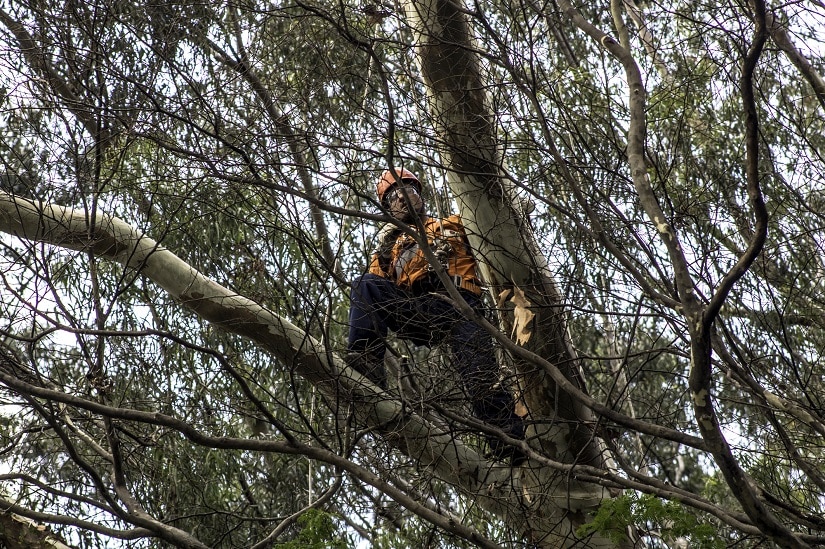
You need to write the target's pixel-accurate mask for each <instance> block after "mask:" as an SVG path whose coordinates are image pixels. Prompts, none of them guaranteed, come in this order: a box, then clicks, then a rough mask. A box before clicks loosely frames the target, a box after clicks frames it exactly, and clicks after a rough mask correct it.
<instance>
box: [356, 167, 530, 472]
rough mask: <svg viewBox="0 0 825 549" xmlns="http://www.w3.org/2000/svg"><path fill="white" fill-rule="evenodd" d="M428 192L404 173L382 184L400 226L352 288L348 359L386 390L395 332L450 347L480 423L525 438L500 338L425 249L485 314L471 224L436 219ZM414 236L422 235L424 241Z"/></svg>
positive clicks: (516, 455) (384, 234) (514, 453)
mask: <svg viewBox="0 0 825 549" xmlns="http://www.w3.org/2000/svg"><path fill="white" fill-rule="evenodd" d="M421 193H422V185H421V182H420V181H419V179H418V177H416V176H415V175H414V174H413V173H412V172H410V171H409V170H406V169H403V168H393V169H390V170H386V171H384V172H383V173H382V174H381V177H380V178H379V179H378V183H377V194H378V200H379V202H380V203H381V205H382V207H383V208H384V209H385V210H386V211H387V212H388V213H389V214H390V215H391V216H392V217H393V218H395V219H396V220H397V221H398V222H400V223H397V224H396V223H389V224H387V226H386V227H384V228H383V229H382V230H381V231H380V232H379V234H378V237H377V247H376V248H375V250H374V251H373V254H372V259H371V262H370V265H369V272H368V273H366V274H364V275H362V276H360V277H358V278H357V279H355V280H354V281H353V283H352V288H351V293H350V300H351V301H350V311H349V340H348V349H347V350H348V354H347V361H348V363H349V364H350V365H351V366H352V367H353V368H355V369H356V370H358V371H359V372H360V373H362V374H363V375H365V376H366V377H367V378H369V379H370V380H371V381H373V382H374V383H375V384H376V385H379V386H380V387H382V388H384V389H386V388H387V377H386V372H385V369H384V355H385V352H386V343H385V338H386V336H387V332H388V330H392V331H393V332H395V333H396V334H397V335H398V336H399V337H402V338H404V339H408V340H411V341H412V342H413V343H416V344H419V345H426V346H429V347H432V346H435V345H438V344H440V343H442V342H448V343H449V345H450V348H451V350H452V352H453V358H454V363H455V365H456V367H457V370H458V372H459V374H460V376H461V379H462V382H463V384H464V388H465V390H466V391H467V393H468V394H469V397H470V401H471V403H472V406H473V412H474V415H475V416H476V418H477V419H480V420H482V421H484V422H486V423H489V424H490V425H492V426H495V427H498V428H499V429H501V430H503V431H504V432H505V433H507V434H508V435H510V436H511V437H513V438H516V439H523V438H524V424H523V422H522V419H521V418H520V417H519V416H518V415H516V413H515V404H514V401H513V397H512V395H511V394H510V393H509V392H508V391H507V390H506V389H505V388H504V387H502V386H501V384H500V383H499V370H498V363H497V361H496V357H495V353H494V351H493V341H492V337H491V336H490V334H489V333H488V332H487V331H486V330H485V329H484V328H483V327H482V326H480V325H479V324H478V323H476V322H474V321H473V320H471V319H469V318H467V317H465V316H464V315H463V314H462V313H461V312H460V311H459V310H458V308H457V307H455V306H454V305H453V302H452V300H451V299H449V297H448V296H447V290H446V288H445V286H444V284H443V283H442V282H441V280H440V279H439V278H438V276H437V274H436V270H435V268H434V267H433V265H431V264H430V262H429V261H428V260H427V258H426V257H425V254H424V252H423V250H422V249H421V246H420V244H419V241H421V242H422V243H423V242H426V245H427V246H429V248H430V249H431V250H432V252H433V253H434V254H435V256H436V257H437V258H438V262H439V263H440V264H441V266H442V267H443V268H444V270H445V271H446V274H447V275H448V277H449V278H450V283H451V284H454V285H455V287H456V289H457V290H458V292H459V293H460V294H461V296H462V297H463V298H464V300H465V301H466V302H467V304H468V305H469V306H470V307H472V308H473V309H474V310H475V311H476V312H478V313H479V314H483V313H482V302H481V292H482V287H481V281H480V280H479V278H478V274H477V265H476V260H475V258H474V257H473V254H472V250H471V248H470V244H469V241H468V240H467V236H466V233H465V231H464V226H463V225H462V223H461V219H460V218H459V216H457V215H451V216H449V217H446V218H444V219H438V218H433V217H429V216H428V215H427V213H426V210H425V206H424V200H423V199H422V197H421ZM402 226H403V227H405V229H402V228H401V227H402ZM422 231H423V232H422ZM410 232H412V233H415V234H416V235H421V236H420V238H419V239H418V240H417V239H416V238H415V237H414V236H413V235H412V234H410ZM487 440H488V443H489V445H490V450H491V453H490V455H491V457H493V458H496V459H508V458H509V459H511V460H512V462H513V463H514V464H515V463H520V462H521V461H523V459H524V456H523V454H522V453H521V451H520V450H518V449H516V448H514V447H513V446H511V445H507V444H504V443H503V442H502V441H501V439H500V438H498V437H494V436H488V437H487Z"/></svg>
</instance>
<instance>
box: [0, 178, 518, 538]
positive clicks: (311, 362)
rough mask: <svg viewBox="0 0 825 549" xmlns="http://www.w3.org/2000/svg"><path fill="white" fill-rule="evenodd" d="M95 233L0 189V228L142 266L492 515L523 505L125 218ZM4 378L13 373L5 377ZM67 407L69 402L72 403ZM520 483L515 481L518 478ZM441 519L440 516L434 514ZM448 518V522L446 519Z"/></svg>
mask: <svg viewBox="0 0 825 549" xmlns="http://www.w3.org/2000/svg"><path fill="white" fill-rule="evenodd" d="M94 221H95V222H94V232H92V233H91V234H90V231H89V228H88V219H87V216H86V215H85V214H84V213H83V212H76V211H74V210H71V209H68V208H62V207H59V206H53V205H46V204H38V203H35V202H32V201H29V200H25V199H22V198H18V197H12V196H10V195H7V194H0V231H2V232H6V233H10V234H12V235H14V236H17V237H18V238H23V239H26V240H34V241H41V242H48V243H51V244H55V245H57V246H62V247H64V248H68V249H74V250H84V251H89V252H92V253H94V254H95V256H97V257H100V258H104V259H109V260H112V261H116V262H119V263H121V264H122V265H124V266H126V267H127V268H130V269H135V270H139V271H140V272H141V273H142V274H143V275H145V276H147V277H148V278H150V279H151V280H152V281H154V282H155V283H156V284H158V285H159V286H160V287H162V288H163V289H164V290H166V291H167V292H168V293H169V294H170V295H171V296H172V297H173V298H175V299H176V300H178V301H179V302H181V303H182V304H183V305H184V306H186V307H187V308H189V309H191V310H192V311H194V312H195V313H197V314H198V315H199V316H201V318H203V319H204V320H207V321H208V322H211V323H212V324H214V325H215V326H217V327H220V328H222V329H225V330H227V331H230V332H233V333H236V334H239V335H241V336H243V337H246V338H249V339H250V340H252V341H254V342H255V343H257V344H258V345H259V346H260V347H261V348H263V349H264V350H266V351H268V352H271V353H272V354H273V355H274V356H275V357H277V358H279V359H280V360H281V361H282V362H284V363H287V364H290V365H292V366H294V368H295V370H296V372H297V373H298V374H299V375H301V376H303V377H304V378H305V379H307V380H308V381H310V382H311V383H313V384H314V385H315V386H316V387H318V388H319V389H320V390H321V392H322V394H323V395H324V396H325V397H326V399H327V400H328V402H330V403H331V405H333V406H336V405H349V406H352V407H353V409H354V411H355V413H356V416H357V417H358V419H359V420H360V421H362V422H364V423H366V424H368V425H373V426H380V427H378V430H380V431H382V432H383V436H384V439H385V440H386V441H387V442H389V443H390V444H393V445H395V446H396V447H398V448H399V449H400V450H402V451H403V452H404V453H406V454H407V455H409V456H410V457H412V458H414V459H416V460H418V461H419V463H420V465H421V466H423V467H426V468H431V469H432V470H433V471H435V473H436V474H437V475H438V476H439V477H440V478H442V479H443V480H445V481H446V482H449V483H451V484H455V485H458V486H460V487H461V488H462V489H463V490H465V491H467V492H470V493H476V494H481V496H480V497H479V498H478V499H477V501H478V502H479V503H480V504H481V505H482V506H484V507H485V508H486V509H488V510H490V511H491V512H493V513H494V514H505V515H506V514H507V513H508V512H509V511H508V510H511V509H517V508H518V507H519V505H520V504H521V503H520V498H519V496H518V494H516V493H514V491H513V490H512V489H510V488H507V487H508V486H512V485H513V482H514V481H513V480H512V478H511V477H512V472H511V471H510V470H509V468H505V467H491V466H490V464H489V463H488V462H486V461H485V460H484V459H482V458H480V457H479V456H478V454H477V453H476V452H474V451H473V450H471V449H470V448H468V447H466V446H464V445H463V444H462V443H461V442H460V441H458V440H456V439H455V436H454V434H452V433H450V432H449V431H447V430H444V429H439V428H437V427H435V426H434V425H433V424H431V423H429V422H427V421H426V420H425V419H423V418H422V417H420V416H418V415H416V414H412V413H410V412H409V411H408V410H405V409H404V408H403V406H402V404H401V403H400V402H399V401H396V400H392V399H391V398H388V397H389V395H388V394H387V393H385V392H382V391H380V390H379V389H378V388H377V387H375V386H374V385H372V384H371V383H369V382H368V381H367V380H366V379H365V378H364V377H363V376H361V375H359V374H358V373H357V372H355V371H354V370H351V369H350V368H348V367H346V366H345V365H344V364H343V362H342V361H340V359H338V358H337V357H334V356H333V355H332V354H328V353H327V352H326V350H325V349H324V347H323V345H322V344H321V343H320V342H318V341H316V340H315V339H314V338H311V337H310V336H308V335H307V334H306V332H305V331H303V330H301V329H300V328H298V327H297V326H295V325H293V324H291V323H290V322H288V321H287V320H285V319H283V318H281V317H278V316H277V315H275V314H273V313H272V312H270V311H268V310H266V309H264V308H263V307H261V306H260V305H258V304H257V303H255V302H253V301H251V300H249V299H247V298H245V297H243V296H240V295H238V294H236V293H234V292H232V291H230V290H228V289H226V288H224V287H222V286H220V285H218V284H217V283H215V282H214V281H212V280H209V279H207V278H206V277H204V276H203V275H202V274H201V273H199V272H198V271H196V270H195V269H194V268H192V267H191V266H190V265H188V264H187V263H185V262H184V261H182V260H181V259H180V258H178V257H177V256H175V255H174V254H173V253H172V252H170V251H169V250H167V249H165V248H163V247H161V246H159V245H158V244H157V243H156V242H155V241H154V240H152V239H151V238H148V237H147V236H145V235H143V234H142V233H140V232H139V231H137V230H135V229H133V228H132V227H131V226H129V225H128V224H126V223H124V222H123V221H121V220H119V219H116V218H112V217H109V216H106V215H103V214H98V215H97V218H96V219H95V220H94ZM4 379H6V383H7V384H8V383H11V381H12V380H11V378H8V377H5V378H4ZM67 403H68V404H71V402H69V401H67ZM515 483H516V484H518V481H517V480H516V481H515ZM436 518H437V517H436ZM447 522H450V521H447Z"/></svg>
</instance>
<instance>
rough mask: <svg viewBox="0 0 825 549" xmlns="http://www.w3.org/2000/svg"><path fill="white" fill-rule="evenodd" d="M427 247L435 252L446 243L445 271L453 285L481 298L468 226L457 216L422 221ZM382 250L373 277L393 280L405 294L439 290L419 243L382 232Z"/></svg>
mask: <svg viewBox="0 0 825 549" xmlns="http://www.w3.org/2000/svg"><path fill="white" fill-rule="evenodd" d="M422 224H423V225H424V233H425V234H426V236H427V243H428V244H429V245H430V247H431V248H432V249H433V250H434V251H435V249H436V248H437V247H438V246H439V244H442V243H446V244H447V245H448V246H447V248H448V250H449V251H448V254H447V259H446V264H445V267H446V269H447V274H448V275H450V277H452V279H453V283H454V284H455V285H456V286H457V287H459V288H462V289H465V290H469V291H471V292H472V293H474V294H475V295H480V294H481V282H480V280H479V278H478V273H477V266H476V260H475V258H474V257H473V254H472V251H471V249H470V243H469V242H468V241H467V235H466V233H465V231H464V225H462V224H461V219H460V218H459V217H458V216H457V215H451V216H450V217H447V218H445V219H436V218H433V217H427V218H425V219H424V220H423V221H422ZM380 240H382V242H379V244H378V248H377V249H376V250H375V251H374V252H373V255H372V261H371V262H370V269H369V271H370V273H372V274H375V275H378V276H381V277H384V278H389V279H390V280H392V281H393V282H395V283H396V284H397V285H398V286H399V287H400V288H402V289H404V290H412V291H415V290H417V289H425V290H433V289H437V288H436V287H435V286H437V282H435V280H436V277H435V274H434V273H433V271H432V269H431V268H430V263H429V262H428V261H427V258H426V257H424V253H423V252H422V251H421V249H420V248H419V246H418V243H417V242H416V241H415V239H414V238H413V237H412V236H410V235H408V234H406V233H404V232H402V231H401V230H400V229H398V230H392V229H389V230H385V231H382V236H381V237H380Z"/></svg>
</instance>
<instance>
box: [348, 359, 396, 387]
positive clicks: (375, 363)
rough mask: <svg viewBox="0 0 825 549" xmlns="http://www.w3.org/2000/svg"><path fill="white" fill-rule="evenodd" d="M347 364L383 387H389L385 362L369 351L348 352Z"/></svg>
mask: <svg viewBox="0 0 825 549" xmlns="http://www.w3.org/2000/svg"><path fill="white" fill-rule="evenodd" d="M347 366H349V367H350V368H353V369H354V370H355V371H357V372H358V373H360V374H361V375H363V376H365V377H366V378H367V379H369V380H370V381H372V382H373V383H375V384H376V385H378V386H379V387H381V388H382V389H384V390H386V389H387V373H386V371H385V370H384V362H383V361H382V360H381V359H379V358H378V357H376V356H375V355H374V354H372V353H370V352H369V351H363V352H356V351H350V352H348V353H347Z"/></svg>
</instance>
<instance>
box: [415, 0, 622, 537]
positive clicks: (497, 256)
mask: <svg viewBox="0 0 825 549" xmlns="http://www.w3.org/2000/svg"><path fill="white" fill-rule="evenodd" d="M406 9H407V17H408V20H409V21H410V22H411V24H412V25H413V26H414V29H415V32H416V45H417V47H418V53H419V60H420V63H421V72H422V74H423V76H424V80H425V82H426V84H427V86H428V92H429V100H430V110H431V113H430V114H431V117H432V119H433V120H434V122H435V131H436V133H437V135H438V139H435V140H434V141H435V142H437V143H440V144H441V147H442V148H441V149H440V150H439V151H438V152H439V153H440V155H441V157H442V158H441V159H442V162H443V164H444V165H445V166H446V169H447V179H448V182H449V185H450V188H451V190H452V191H453V194H454V197H455V198H456V200H457V202H458V204H459V206H460V208H461V215H462V218H463V220H464V223H465V225H466V227H467V231H468V234H469V237H470V241H471V244H472V245H473V248H474V251H475V252H476V254H477V257H478V259H479V260H480V261H481V262H482V264H483V266H482V269H483V272H484V277H485V282H486V283H487V284H489V285H490V286H491V288H492V291H493V297H494V299H496V300H498V299H499V297H500V296H503V295H506V296H515V295H517V294H521V293H522V292H523V295H524V297H525V298H526V300H527V303H522V306H523V307H526V308H527V309H529V310H530V312H532V313H534V314H535V316H534V317H532V320H530V321H529V324H528V325H516V326H515V327H516V328H517V329H519V330H525V331H524V332H523V335H524V339H526V341H523V349H524V350H526V351H529V352H531V353H533V354H534V355H537V356H538V357H540V358H542V359H544V361H545V362H542V367H537V363H536V362H535V361H531V360H529V355H527V354H526V353H520V352H519V351H518V350H516V356H515V358H516V363H517V367H518V372H519V378H520V379H519V385H520V387H521V397H522V399H523V403H524V404H525V406H526V408H527V413H528V415H527V420H528V421H529V422H530V427H529V429H528V437H529V439H530V444H531V446H533V447H535V448H537V449H540V450H541V452H542V453H544V454H545V455H547V456H549V457H550V458H551V459H554V460H556V461H561V462H563V463H566V464H584V465H589V466H593V467H598V468H600V469H606V468H609V467H610V458H609V455H608V453H607V452H606V449H605V447H604V444H603V443H602V442H601V441H600V439H599V438H598V437H596V436H594V433H593V427H594V426H595V420H596V418H595V416H594V414H593V412H592V411H591V410H590V409H589V408H587V407H585V406H584V405H583V404H582V403H581V402H579V401H578V400H577V399H575V398H574V397H573V396H571V394H569V393H568V392H566V390H564V389H565V388H570V389H572V390H573V392H576V391H579V392H584V391H585V386H584V379H583V377H582V372H581V368H580V363H579V359H578V357H577V355H576V352H575V350H574V349H573V347H572V345H571V342H570V340H569V337H568V332H567V327H566V319H565V313H564V311H563V308H562V304H561V295H560V292H559V290H558V287H557V285H556V283H555V281H554V279H553V276H552V273H551V272H550V271H549V269H548V266H547V261H546V259H545V258H544V257H543V256H542V254H541V253H540V252H539V251H538V246H537V245H536V242H535V241H534V236H533V234H532V231H531V230H530V227H529V225H528V223H527V222H526V217H525V215H524V214H523V212H522V211H520V210H521V208H520V205H519V203H518V202H517V201H515V200H514V195H513V192H512V190H511V189H510V188H509V186H508V185H507V184H506V183H505V179H504V178H503V177H502V175H503V173H502V169H501V165H502V164H501V158H500V155H499V151H498V146H497V141H496V136H495V133H494V127H493V122H492V120H493V113H492V112H491V110H490V108H489V106H488V101H487V98H486V95H485V92H484V90H485V89H486V86H485V85H484V84H485V83H484V82H483V80H482V77H481V72H480V70H479V59H478V56H477V55H475V53H474V51H476V49H475V48H474V47H473V44H472V41H471V38H470V34H469V31H468V22H467V17H466V15H465V13H466V12H465V11H464V10H463V7H462V5H461V4H459V3H457V2H454V1H451V0H421V1H414V2H409V3H407V5H406ZM511 304H512V300H511ZM507 316H508V317H509V318H505V326H506V328H505V330H504V331H505V333H509V332H510V331H511V330H510V328H512V326H513V323H514V322H516V323H519V322H524V319H523V318H522V319H521V320H515V319H514V317H513V315H512V314H510V315H507ZM528 338H529V339H528ZM554 370H555V371H554ZM560 376H563V378H564V379H563V380H562V379H560ZM559 381H562V384H561V385H560V384H559V383H558V382H559ZM560 389H562V390H560ZM522 482H523V486H522V488H523V496H524V504H525V507H524V512H523V513H521V515H520V516H518V517H514V519H513V520H518V521H520V523H519V524H513V526H516V527H519V528H522V529H523V531H525V533H526V534H527V535H528V536H529V537H530V538H531V539H532V540H534V541H536V542H539V543H540V544H541V546H543V547H544V546H546V547H569V546H572V545H574V544H580V543H582V540H580V539H577V537H576V535H575V531H576V529H577V528H578V527H579V526H581V525H582V524H584V523H585V522H586V521H587V520H588V518H589V517H590V515H591V514H592V512H594V511H595V510H596V509H597V508H598V506H599V505H600V503H601V502H602V501H603V500H604V499H605V498H607V497H609V494H608V493H607V492H606V490H605V489H604V488H602V487H600V486H596V485H594V484H585V483H581V482H577V481H575V480H574V479H572V478H571V477H570V476H568V475H565V474H563V473H559V472H557V471H553V470H551V469H549V468H547V467H538V468H531V467H527V468H525V471H524V477H523V479H522ZM585 543H587V544H588V545H589V546H606V547H612V546H615V543H613V542H611V541H609V540H607V539H600V538H590V539H589V540H587V541H586V542H585Z"/></svg>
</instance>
